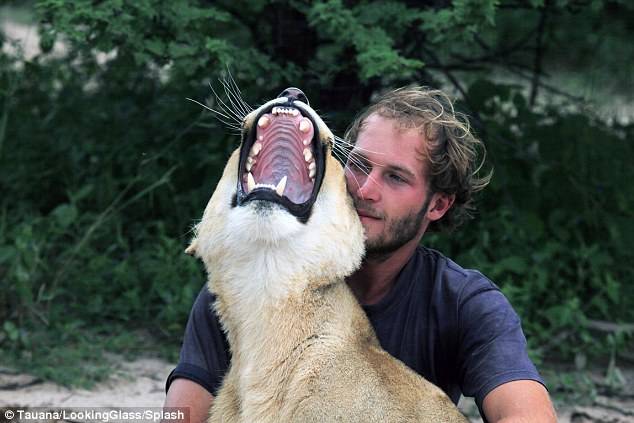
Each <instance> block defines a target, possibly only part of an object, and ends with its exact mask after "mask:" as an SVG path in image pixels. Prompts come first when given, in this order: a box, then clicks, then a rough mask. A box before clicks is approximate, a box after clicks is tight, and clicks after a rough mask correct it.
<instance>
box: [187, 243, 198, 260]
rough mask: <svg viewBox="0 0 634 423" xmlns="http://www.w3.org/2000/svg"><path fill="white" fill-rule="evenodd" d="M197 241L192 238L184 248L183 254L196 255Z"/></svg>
mask: <svg viewBox="0 0 634 423" xmlns="http://www.w3.org/2000/svg"><path fill="white" fill-rule="evenodd" d="M197 244H198V243H197V242H196V240H195V239H194V240H193V241H192V242H191V244H189V247H187V248H185V254H189V255H190V256H195V255H196V245H197Z"/></svg>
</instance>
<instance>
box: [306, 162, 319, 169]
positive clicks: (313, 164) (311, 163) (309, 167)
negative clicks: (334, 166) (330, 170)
mask: <svg viewBox="0 0 634 423" xmlns="http://www.w3.org/2000/svg"><path fill="white" fill-rule="evenodd" d="M313 169H317V165H316V164H315V162H310V164H309V165H308V170H313Z"/></svg>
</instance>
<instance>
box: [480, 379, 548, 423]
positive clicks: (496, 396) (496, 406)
mask: <svg viewBox="0 0 634 423" xmlns="http://www.w3.org/2000/svg"><path fill="white" fill-rule="evenodd" d="M482 409H483V411H484V414H485V415H486V417H487V420H488V421H489V422H490V423H511V422H513V423H523V422H526V423H529V422H530V423H542V422H543V423H551V422H557V415H556V414H555V409H554V408H553V405H552V403H551V401H550V398H549V396H548V392H547V391H546V388H544V386H543V385H542V384H541V383H539V382H535V381H533V380H516V381H513V382H507V383H504V384H502V385H500V386H498V387H497V388H495V389H493V390H492V391H491V392H489V393H488V394H487V396H485V397H484V400H483V401H482Z"/></svg>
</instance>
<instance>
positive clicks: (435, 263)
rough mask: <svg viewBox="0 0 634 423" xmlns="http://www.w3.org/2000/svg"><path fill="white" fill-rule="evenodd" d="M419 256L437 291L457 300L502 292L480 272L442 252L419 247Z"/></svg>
mask: <svg viewBox="0 0 634 423" xmlns="http://www.w3.org/2000/svg"><path fill="white" fill-rule="evenodd" d="M417 254H418V255H419V257H420V258H421V260H419V263H420V265H421V266H425V267H428V268H429V271H428V272H431V274H430V275H429V276H430V277H431V279H432V281H433V284H434V287H435V289H438V290H442V291H444V292H445V294H449V295H451V296H453V297H454V298H456V299H457V300H465V299H466V298H467V297H470V296H472V295H474V294H476V293H479V292H484V291H499V290H500V289H499V288H498V286H497V285H496V284H495V283H493V282H492V281H491V280H490V279H489V278H487V277H486V276H485V275H484V274H482V272H480V271H479V270H477V269H470V268H465V267H462V266H461V265H459V264H458V263H456V262H455V261H453V260H452V259H451V258H449V257H447V256H446V255H444V254H443V253H441V252H440V251H437V250H434V249H433V248H428V247H423V246H419V247H418V249H417ZM428 274H429V273H428Z"/></svg>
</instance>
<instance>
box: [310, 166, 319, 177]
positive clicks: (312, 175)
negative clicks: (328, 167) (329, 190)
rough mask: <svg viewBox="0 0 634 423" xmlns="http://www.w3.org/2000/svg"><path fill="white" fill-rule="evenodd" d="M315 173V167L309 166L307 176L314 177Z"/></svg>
mask: <svg viewBox="0 0 634 423" xmlns="http://www.w3.org/2000/svg"><path fill="white" fill-rule="evenodd" d="M315 173H317V168H315V167H313V168H311V167H310V166H309V167H308V177H309V178H314V177H315Z"/></svg>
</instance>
